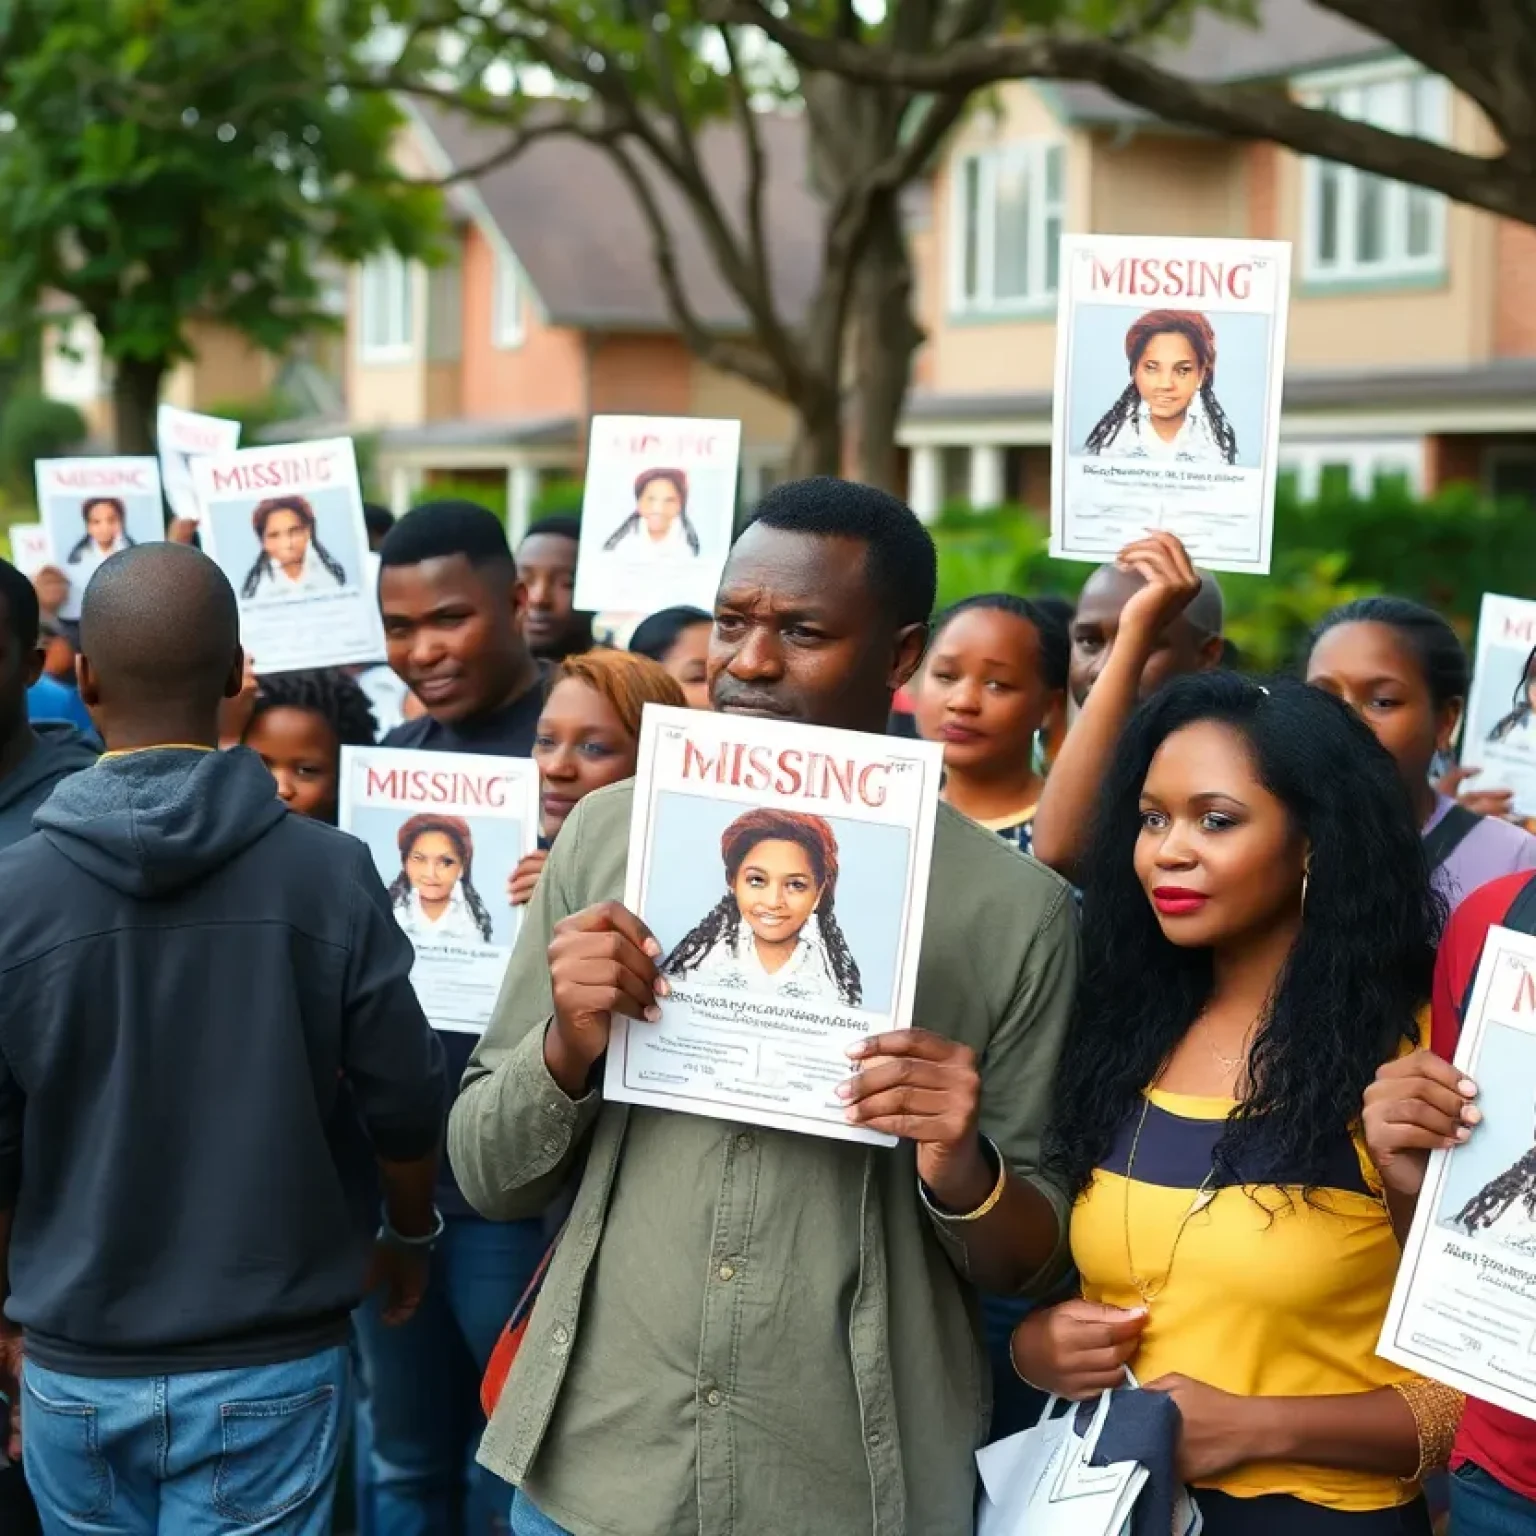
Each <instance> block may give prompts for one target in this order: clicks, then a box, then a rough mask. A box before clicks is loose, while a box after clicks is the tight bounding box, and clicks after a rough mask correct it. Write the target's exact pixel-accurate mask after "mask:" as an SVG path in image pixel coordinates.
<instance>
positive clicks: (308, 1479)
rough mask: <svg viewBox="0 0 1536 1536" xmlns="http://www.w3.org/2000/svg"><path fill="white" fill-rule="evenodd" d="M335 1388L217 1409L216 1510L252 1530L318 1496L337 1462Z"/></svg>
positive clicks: (230, 1403)
mask: <svg viewBox="0 0 1536 1536" xmlns="http://www.w3.org/2000/svg"><path fill="white" fill-rule="evenodd" d="M336 1414H337V1402H336V1388H335V1387H334V1386H323V1387H316V1388H315V1389H314V1390H313V1391H310V1392H302V1393H300V1394H298V1395H297V1396H294V1397H270V1398H259V1399H254V1400H252V1401H248V1402H229V1403H223V1404H221V1405H220V1407H219V1421H220V1428H221V1430H222V1432H223V1438H224V1445H223V1451H222V1453H221V1455H220V1457H219V1465H218V1470H217V1471H216V1472H215V1473H214V1476H213V1505H214V1508H215V1509H216V1510H217V1511H218V1512H219V1513H220V1514H221V1515H224V1516H225V1517H226V1518H228V1519H230V1520H235V1521H238V1522H240V1523H241V1524H242V1525H253V1524H255V1523H256V1522H257V1521H258V1520H271V1519H272V1518H274V1517H275V1516H277V1515H281V1514H285V1513H287V1511H289V1510H291V1509H294V1508H296V1507H297V1506H298V1505H300V1504H303V1503H304V1501H305V1500H306V1499H309V1498H312V1497H313V1496H314V1493H315V1490H316V1488H317V1487H318V1485H319V1482H320V1478H321V1474H322V1469H323V1468H324V1467H326V1466H327V1465H329V1463H330V1461H331V1460H332V1459H333V1458H331V1457H329V1456H328V1455H327V1447H328V1446H329V1445H330V1444H331V1442H332V1441H333V1440H334V1438H335V1435H336Z"/></svg>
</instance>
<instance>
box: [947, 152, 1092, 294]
mask: <svg viewBox="0 0 1536 1536" xmlns="http://www.w3.org/2000/svg"><path fill="white" fill-rule="evenodd" d="M1064 160H1065V152H1064V151H1063V149H1062V146H1061V145H1060V144H1050V143H1046V142H1045V141H1043V140H1032V141H1029V142H1026V143H1020V144H1007V145H1004V146H1002V147H1001V148H999V149H992V150H987V151H985V152H983V153H981V154H975V155H967V156H965V157H964V158H963V159H962V160H961V161H960V162H959V165H958V167H957V169H956V174H955V182H954V215H953V220H952V226H951V234H952V238H951V262H950V269H951V274H952V282H951V288H952V292H951V303H952V307H953V308H954V309H956V310H958V311H960V312H962V313H970V314H993V313H1006V312H1008V311H1010V310H1015V311H1017V310H1032V309H1039V308H1042V307H1044V306H1046V305H1048V304H1050V303H1052V302H1054V300H1055V296H1056V277H1057V268H1058V265H1059V263H1060V260H1061V251H1060V246H1061V225H1062V204H1063V201H1064V194H1063V188H1062V181H1063V177H1064V173H1065V166H1064Z"/></svg>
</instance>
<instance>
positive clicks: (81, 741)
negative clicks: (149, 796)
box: [0, 560, 96, 848]
mask: <svg viewBox="0 0 1536 1536" xmlns="http://www.w3.org/2000/svg"><path fill="white" fill-rule="evenodd" d="M37 640H38V607H37V593H36V592H35V591H33V589H32V583H31V582H30V581H28V580H27V578H26V577H25V576H23V575H22V574H21V572H20V571H18V570H17V569H16V567H15V566H14V565H11V564H9V563H7V562H6V561H4V560H0V848H8V847H9V846H10V845H11V844H12V843H14V842H19V841H20V840H21V839H22V838H24V837H26V836H27V835H28V834H29V833H30V832H31V831H32V813H33V812H34V811H35V810H36V809H37V808H38V806H40V805H41V804H42V803H43V801H44V800H46V799H47V798H48V796H49V795H51V794H52V793H53V790H54V786H55V785H56V784H58V783H59V781H60V780H61V779H66V778H68V777H69V775H70V774H72V773H78V772H79V771H80V769H82V768H89V767H90V766H91V764H92V763H94V762H95V761H96V749H95V748H94V747H93V746H92V745H91V743H90V742H88V741H87V740H86V738H85V737H84V736H82V735H81V734H80V732H79V731H77V730H76V729H75V728H74V726H72V725H64V724H62V723H60V724H55V723H52V722H49V723H48V724H44V725H30V724H28V722H27V689H28V688H30V687H31V686H32V684H33V683H35V682H36V681H37V679H38V676H39V674H40V673H41V672H42V669H43V652H42V648H41V647H40V646H39V645H38V643H37Z"/></svg>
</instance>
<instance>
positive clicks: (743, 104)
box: [719, 27, 772, 289]
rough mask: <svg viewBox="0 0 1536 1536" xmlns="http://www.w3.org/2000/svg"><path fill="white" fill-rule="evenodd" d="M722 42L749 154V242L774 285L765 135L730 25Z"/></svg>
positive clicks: (738, 122)
mask: <svg viewBox="0 0 1536 1536" xmlns="http://www.w3.org/2000/svg"><path fill="white" fill-rule="evenodd" d="M719 30H720V43H721V46H722V47H723V48H724V49H725V60H726V67H727V71H728V74H727V81H728V83H729V86H730V92H731V107H732V110H733V111H734V113H735V116H736V126H737V129H738V130H739V132H740V133H741V137H742V143H743V146H744V148H745V152H746V157H747V189H746V195H745V197H744V199H743V201H744V203H745V207H746V218H747V242H748V245H749V246H750V248H751V251H752V254H753V257H754V260H755V262H756V264H757V265H758V266H759V268H760V270H761V271H762V272H763V274H764V283H765V284H766V285H767V286H769V287H770V289H771V285H772V278H771V275H770V274H771V272H772V264H771V263H770V261H769V257H768V231H767V225H766V222H765V221H764V219H763V186H764V183H765V182H766V180H767V167H766V163H765V161H764V158H763V139H762V135H761V134H760V133H759V132H758V131H757V114H756V113H755V112H754V111H753V110H752V103H751V102H750V101H749V100H748V99H747V86H746V80H745V77H744V76H743V74H742V69H741V60H740V58H739V57H738V55H737V50H736V35H735V33H734V31H733V30H732V29H731V28H730V27H721V28H720V29H719Z"/></svg>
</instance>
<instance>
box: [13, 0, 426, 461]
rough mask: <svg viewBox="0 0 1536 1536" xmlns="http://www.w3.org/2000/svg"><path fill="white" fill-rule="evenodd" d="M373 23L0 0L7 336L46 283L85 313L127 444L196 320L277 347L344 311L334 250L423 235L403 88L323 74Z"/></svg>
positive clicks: (119, 3) (195, 6) (321, 8)
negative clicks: (355, 85) (332, 290)
mask: <svg viewBox="0 0 1536 1536" xmlns="http://www.w3.org/2000/svg"><path fill="white" fill-rule="evenodd" d="M368 37H369V33H368V31H367V28H366V20H365V18H361V17H360V18H356V19H354V20H352V21H348V20H347V19H346V14H345V12H344V10H343V8H341V7H339V6H337V5H336V4H334V3H333V0H233V3H232V0H175V3H174V4H166V3H164V0H8V3H0V109H3V110H0V339H3V340H4V341H6V342H8V343H9V344H11V345H13V346H14V345H15V344H17V342H18V341H20V340H21V339H23V338H24V337H25V336H26V335H27V334H28V333H29V332H32V333H35V332H36V330H37V329H38V327H39V326H40V325H41V323H42V321H43V319H44V318H45V317H44V316H43V315H42V314H41V306H42V303H43V300H44V297H45V295H48V294H50V293H55V294H62V295H64V296H65V297H66V298H67V299H68V300H69V301H71V302H72V304H73V305H74V306H75V307H77V308H78V309H79V310H80V311H82V312H83V313H84V314H86V315H88V316H89V317H90V318H91V320H92V321H93V322H94V323H95V325H96V328H97V330H98V331H99V332H100V333H101V338H102V345H103V351H104V353H105V356H106V358H107V359H108V360H110V362H111V364H112V368H113V405H114V411H115V416H116V432H117V446H118V449H119V451H120V452H123V453H143V452H147V451H150V450H151V449H152V446H153V441H154V439H153V422H154V414H155V408H156V405H157V403H158V401H159V396H160V387H161V383H162V380H163V379H164V377H165V374H166V372H167V371H168V369H169V368H170V367H171V366H172V365H173V364H174V363H175V362H176V361H177V360H178V359H181V358H184V357H186V356H188V355H189V353H190V345H189V337H188V326H189V323H190V322H192V321H194V320H206V321H212V322H218V323H221V324H223V325H226V326H229V327H232V328H233V329H234V330H236V331H238V332H240V333H242V334H243V335H244V336H246V337H248V338H249V339H250V340H251V341H252V342H254V343H255V344H256V345H257V346H259V347H261V348H263V349H265V350H268V351H272V352H278V351H280V350H281V349H282V348H283V347H284V345H285V344H286V343H288V342H289V341H290V340H291V339H293V338H294V337H295V336H297V335H299V334H301V333H303V332H305V331H307V330H309V329H311V328H313V327H316V326H324V325H331V324H334V323H335V322H334V319H333V318H332V317H331V316H330V314H329V313H328V311H327V309H326V306H325V305H324V303H323V297H324V293H323V289H324V281H323V273H324V270H325V264H326V262H327V261H328V260H334V261H340V262H355V261H359V260H361V259H363V258H364V257H366V256H367V255H368V254H369V253H370V252H372V251H375V250H377V249H379V248H380V247H383V246H393V247H395V248H396V249H398V250H401V251H402V252H405V253H407V254H412V255H425V254H429V253H430V250H431V247H432V242H433V239H434V236H435V231H436V228H437V222H438V217H439V213H438V202H439V197H438V194H437V193H436V192H435V191H433V190H432V189H430V188H427V187H423V186H421V185H419V184H416V183H413V182H411V181H409V180H407V179H406V178H403V177H402V176H400V175H399V174H397V173H396V171H395V170H394V169H393V167H392V164H391V160H390V150H391V145H392V140H393V135H394V133H395V130H396V127H397V125H398V122H399V115H398V113H397V111H396V109H395V107H394V105H393V104H392V103H391V102H390V101H388V100H387V99H386V98H383V97H380V96H377V95H372V94H366V95H357V94H354V93H349V92H347V91H345V90H340V89H337V88H335V87H334V86H333V85H332V84H331V83H330V81H331V75H332V73H333V72H334V70H335V67H336V62H337V60H339V59H345V58H348V57H353V56H355V55H357V54H358V53H359V52H360V51H361V50H362V49H363V48H364V47H365V45H366V42H367V39H368Z"/></svg>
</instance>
